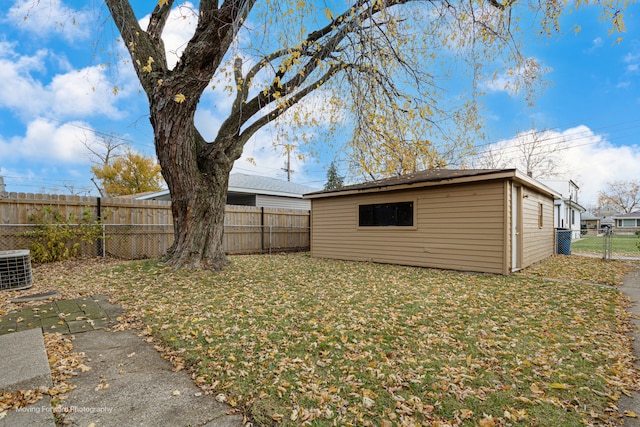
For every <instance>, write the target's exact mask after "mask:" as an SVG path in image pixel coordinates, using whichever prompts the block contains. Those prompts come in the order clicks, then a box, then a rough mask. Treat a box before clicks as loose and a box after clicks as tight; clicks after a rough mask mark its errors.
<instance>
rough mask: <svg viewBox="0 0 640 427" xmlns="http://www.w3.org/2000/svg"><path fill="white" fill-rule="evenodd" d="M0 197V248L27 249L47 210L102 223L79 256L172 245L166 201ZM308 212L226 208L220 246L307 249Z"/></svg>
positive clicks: (125, 254)
mask: <svg viewBox="0 0 640 427" xmlns="http://www.w3.org/2000/svg"><path fill="white" fill-rule="evenodd" d="M3 194H4V195H0V250H15V249H28V248H29V245H30V243H31V240H30V239H31V238H29V237H26V236H25V234H24V233H25V232H27V231H30V230H31V231H32V230H34V229H35V224H33V223H32V222H30V221H29V217H30V216H31V215H38V214H41V213H43V212H44V210H45V209H46V208H47V207H49V208H51V209H52V210H54V211H57V212H59V213H60V214H61V216H62V218H69V217H71V216H73V217H76V218H81V217H82V215H83V212H87V213H89V214H90V215H91V216H92V218H94V219H100V221H101V223H102V238H101V239H100V240H99V241H98V242H96V244H94V245H86V244H83V245H81V248H80V249H81V252H82V255H89V256H115V257H118V258H123V259H141V258H154V257H158V256H161V255H164V254H165V253H166V251H167V249H169V247H170V246H171V244H172V243H173V238H174V236H173V220H172V215H171V202H167V201H156V200H134V199H126V198H100V197H84V196H67V195H49V194H25V193H3ZM309 216H310V215H309V211H307V210H297V209H276V208H260V207H254V206H234V205H227V206H226V209H225V234H224V242H223V243H224V248H225V251H226V252H227V253H228V254H247V253H263V252H271V251H301V250H309V246H310V233H309V226H310V221H309Z"/></svg>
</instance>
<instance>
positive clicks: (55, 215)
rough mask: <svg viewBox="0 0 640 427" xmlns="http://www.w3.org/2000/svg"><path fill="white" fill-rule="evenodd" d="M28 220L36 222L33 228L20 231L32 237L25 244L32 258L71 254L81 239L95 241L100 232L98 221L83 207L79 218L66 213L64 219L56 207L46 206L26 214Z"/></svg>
mask: <svg viewBox="0 0 640 427" xmlns="http://www.w3.org/2000/svg"><path fill="white" fill-rule="evenodd" d="M29 222H31V223H34V224H35V225H36V227H35V230H33V231H27V232H26V233H24V235H25V236H27V237H30V238H32V239H34V240H33V242H32V243H31V244H30V245H29V249H30V250H31V258H32V259H33V261H34V262H41V263H45V262H55V261H62V260H65V259H69V258H75V257H77V256H78V249H79V248H80V245H81V244H82V243H88V244H90V243H95V242H96V241H97V240H98V239H99V238H100V236H101V234H102V226H101V223H100V222H99V221H96V220H95V219H94V218H93V217H92V215H91V213H90V212H89V210H88V209H87V208H85V209H84V210H83V212H82V218H78V217H77V216H76V215H70V216H69V217H68V218H66V219H65V218H63V217H62V215H61V214H60V212H58V211H57V210H55V209H52V208H51V207H46V208H45V209H44V210H43V212H41V213H38V214H32V215H30V216H29Z"/></svg>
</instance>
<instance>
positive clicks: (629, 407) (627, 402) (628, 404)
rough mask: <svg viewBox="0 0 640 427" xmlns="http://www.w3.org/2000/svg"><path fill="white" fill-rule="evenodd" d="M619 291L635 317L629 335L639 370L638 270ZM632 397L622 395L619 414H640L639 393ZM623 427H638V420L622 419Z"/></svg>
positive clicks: (619, 402) (639, 419)
mask: <svg viewBox="0 0 640 427" xmlns="http://www.w3.org/2000/svg"><path fill="white" fill-rule="evenodd" d="M620 290H621V291H622V292H624V293H625V294H626V295H627V296H629V297H630V298H631V299H632V300H633V301H634V304H633V305H632V306H631V307H629V311H630V312H631V313H633V314H635V315H636V318H635V319H633V323H634V325H635V329H634V330H633V332H632V333H631V335H632V338H633V340H634V341H633V355H634V356H635V358H636V366H638V369H640V365H639V364H638V361H639V360H640V317H639V316H640V270H635V271H633V272H631V273H629V274H627V275H626V276H625V277H624V281H623V285H622V286H621V287H620ZM631 396H632V397H628V396H625V395H622V398H620V400H619V401H618V408H619V410H620V413H621V414H623V413H624V411H632V412H635V413H636V414H640V393H637V392H632V393H631ZM623 420H624V425H625V426H630V427H640V418H629V417H624V416H623Z"/></svg>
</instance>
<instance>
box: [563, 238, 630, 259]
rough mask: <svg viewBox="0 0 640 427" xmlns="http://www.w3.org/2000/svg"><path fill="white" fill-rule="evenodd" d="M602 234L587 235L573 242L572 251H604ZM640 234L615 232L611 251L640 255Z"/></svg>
mask: <svg viewBox="0 0 640 427" xmlns="http://www.w3.org/2000/svg"><path fill="white" fill-rule="evenodd" d="M603 239H604V237H602V236H585V237H583V238H581V239H580V240H574V241H572V242H571V252H575V253H590V254H602V253H604V248H603ZM639 242H640V239H639V238H638V236H624V235H617V234H614V235H612V236H611V252H612V253H613V254H615V255H631V256H638V257H640V248H638V246H637V245H638V243H639Z"/></svg>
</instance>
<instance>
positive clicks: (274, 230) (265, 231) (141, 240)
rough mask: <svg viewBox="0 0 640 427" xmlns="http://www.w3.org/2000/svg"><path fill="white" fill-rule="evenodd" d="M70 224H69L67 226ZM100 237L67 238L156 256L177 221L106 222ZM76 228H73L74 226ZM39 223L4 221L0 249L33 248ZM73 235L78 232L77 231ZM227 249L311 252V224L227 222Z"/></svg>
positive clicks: (97, 248) (122, 253)
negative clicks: (231, 223)
mask: <svg viewBox="0 0 640 427" xmlns="http://www.w3.org/2000/svg"><path fill="white" fill-rule="evenodd" d="M67 227H69V226H67ZM99 227H101V229H102V231H101V233H100V237H99V238H98V239H97V240H95V241H92V242H83V241H82V239H81V238H80V234H81V233H80V227H78V228H77V233H76V235H77V237H75V238H71V239H67V240H66V242H65V244H66V245H67V246H69V247H72V246H73V245H75V244H77V245H78V247H77V248H78V255H82V256H90V257H95V256H104V257H114V258H120V259H147V258H156V257H159V256H162V255H164V254H166V253H167V250H168V249H169V248H170V247H171V245H172V244H173V240H174V231H173V224H157V225H155V224H154V225H150V224H128V225H116V224H103V225H101V226H99ZM70 228H73V227H70ZM37 230H38V226H37V225H35V224H26V225H25V224H0V251H3V250H18V249H31V248H32V245H33V244H34V243H35V242H37V241H38V239H45V241H46V236H35V235H34V234H40V233H34V232H35V231H37ZM70 234H74V233H73V232H72V233H70ZM223 243H224V248H225V251H226V252H227V253H228V254H255V253H273V252H288V251H292V252H293V251H308V250H309V248H310V229H309V227H277V226H269V225H264V226H262V225H225V228H224V241H223Z"/></svg>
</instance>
